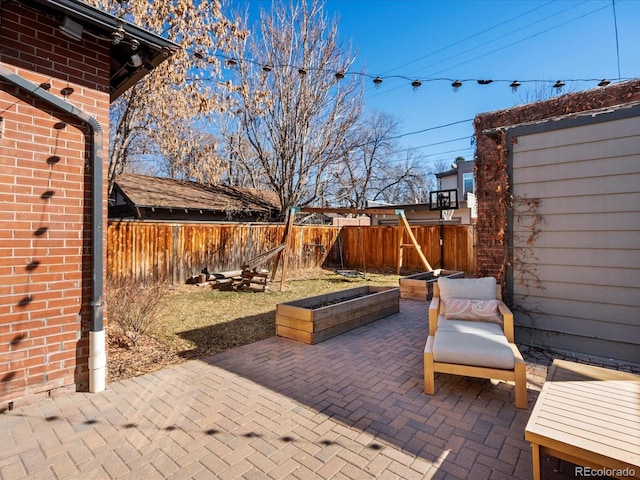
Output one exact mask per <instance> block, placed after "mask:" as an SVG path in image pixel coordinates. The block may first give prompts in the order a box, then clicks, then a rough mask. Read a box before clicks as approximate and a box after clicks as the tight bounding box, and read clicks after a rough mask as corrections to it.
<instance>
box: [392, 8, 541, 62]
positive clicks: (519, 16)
mask: <svg viewBox="0 0 640 480" xmlns="http://www.w3.org/2000/svg"><path fill="white" fill-rule="evenodd" d="M552 3H553V0H552V1H549V2H547V3H545V4H543V5H540V6H539V7H536V8H532V9H531V10H527V11H526V12H524V13H522V14H520V15H516V16H515V17H512V18H510V19H508V20H505V21H504V22H500V23H498V24H496V25H494V26H492V27H489V28H487V29H485V30H482V31H480V32H478V33H475V34H473V35H470V36H468V37H465V38H463V39H462V40H458V41H457V42H454V43H451V44H449V45H447V46H446V47H442V48H440V49H438V50H436V51H434V52H430V53H427V54H426V55H423V56H421V57H419V58H416V59H415V60H411V61H409V62H406V63H403V64H402V65H400V66H398V67H395V68H392V69H390V70H387V71H386V72H385V74H387V73H390V72H393V71H396V70H399V69H401V68H403V67H406V66H408V65H411V64H412V63H416V62H419V61H420V60H424V59H425V58H427V57H431V56H433V55H436V54H437V53H441V52H444V51H445V50H448V49H450V48H452V47H455V46H457V45H460V44H461V43H464V42H466V41H467V40H472V39H474V38H476V37H479V36H480V35H482V34H484V33H487V32H490V31H491V30H495V29H496V28H498V27H501V26H503V25H505V24H507V23H510V22H512V21H514V20H517V19H519V18H521V17H524V16H525V15H529V14H530V13H533V12H535V11H536V10H539V9H541V8H544V7H546V6H547V5H550V4H552Z"/></svg>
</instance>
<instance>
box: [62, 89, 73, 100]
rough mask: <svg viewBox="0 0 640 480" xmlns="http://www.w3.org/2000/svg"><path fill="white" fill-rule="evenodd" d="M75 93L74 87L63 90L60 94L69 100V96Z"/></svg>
mask: <svg viewBox="0 0 640 480" xmlns="http://www.w3.org/2000/svg"><path fill="white" fill-rule="evenodd" d="M73 92H74V90H73V88H72V87H64V88H63V89H62V90H60V93H61V94H62V96H63V97H64V98H67V97H68V96H69V95H71V94H72V93H73Z"/></svg>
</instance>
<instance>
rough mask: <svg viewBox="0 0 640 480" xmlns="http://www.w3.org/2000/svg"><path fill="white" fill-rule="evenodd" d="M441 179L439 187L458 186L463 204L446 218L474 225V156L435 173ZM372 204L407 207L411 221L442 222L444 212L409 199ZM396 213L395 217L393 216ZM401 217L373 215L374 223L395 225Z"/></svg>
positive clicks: (445, 188)
mask: <svg viewBox="0 0 640 480" xmlns="http://www.w3.org/2000/svg"><path fill="white" fill-rule="evenodd" d="M435 176H436V178H437V179H438V190H457V192H458V202H459V208H458V209H456V210H454V211H453V212H452V217H451V219H450V220H447V219H443V221H444V222H445V223H446V224H459V225H470V224H471V223H473V221H474V219H475V217H476V213H475V206H476V202H475V200H476V197H475V179H474V176H473V160H469V161H466V162H457V163H454V164H453V165H452V168H451V169H450V170H447V171H445V172H440V173H436V174H435ZM368 208H381V209H389V208H398V209H402V210H404V213H405V215H406V217H407V220H408V221H409V223H410V224H411V225H433V224H438V223H440V212H439V211H437V210H431V208H430V206H429V203H407V204H398V205H395V204H394V205H381V204H379V203H375V204H374V203H372V204H370V205H369V206H368ZM392 217H393V218H392ZM397 223H398V219H397V218H395V217H394V216H390V215H373V216H372V220H371V224H372V225H395V224H397Z"/></svg>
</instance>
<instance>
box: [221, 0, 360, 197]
mask: <svg viewBox="0 0 640 480" xmlns="http://www.w3.org/2000/svg"><path fill="white" fill-rule="evenodd" d="M353 60H354V56H353V55H352V54H351V53H350V51H349V50H348V49H347V48H346V47H344V46H343V45H342V44H340V43H339V41H338V32H337V22H336V21H333V22H329V21H328V20H327V18H326V16H325V13H324V8H323V3H322V2H321V1H319V0H312V1H311V2H294V1H290V2H289V4H288V5H285V4H284V3H283V2H276V3H274V5H273V7H272V10H271V12H270V13H267V12H264V11H262V12H261V16H260V30H259V32H255V34H254V35H252V37H251V38H250V41H249V42H248V43H247V44H242V43H238V45H237V49H236V50H235V55H234V58H233V60H232V61H231V62H230V63H232V64H233V72H234V73H235V75H236V77H237V84H238V87H237V89H236V97H237V101H238V105H239V108H238V109H237V110H236V111H233V112H230V113H232V114H233V115H234V117H233V121H234V123H233V125H234V126H235V129H230V130H229V131H228V132H226V140H225V141H226V143H227V145H228V151H230V152H233V153H234V155H235V157H234V160H235V161H237V162H239V163H241V164H242V165H243V167H244V170H245V173H246V174H247V175H253V176H254V178H258V179H259V181H260V182H261V183H262V185H263V186H264V187H266V188H268V189H270V190H273V191H274V192H276V193H277V194H278V195H279V197H280V201H281V204H282V206H283V208H284V209H286V208H287V207H289V206H295V205H300V206H304V205H309V204H311V203H312V202H314V201H316V202H317V201H318V200H319V199H320V197H321V196H322V194H323V192H324V191H325V190H326V188H327V186H328V183H329V182H330V181H331V177H330V175H329V174H330V172H331V167H332V166H334V165H336V163H337V162H339V161H340V159H341V158H342V157H343V152H344V151H345V150H349V146H348V142H349V141H350V140H351V138H350V132H351V129H352V127H353V125H354V124H355V123H356V121H357V120H358V118H359V116H360V113H361V110H362V103H363V99H362V92H363V84H362V79H361V78H358V77H357V76H344V75H342V78H339V77H341V74H342V72H346V71H347V70H348V68H349V67H350V65H351V64H352V62H353ZM238 136H239V137H240V138H244V139H245V140H246V141H247V146H248V151H244V152H242V154H240V153H241V152H239V151H237V150H233V147H232V145H233V143H234V142H237V138H238Z"/></svg>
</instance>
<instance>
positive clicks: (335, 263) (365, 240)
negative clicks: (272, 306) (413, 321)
mask: <svg viewBox="0 0 640 480" xmlns="http://www.w3.org/2000/svg"><path fill="white" fill-rule="evenodd" d="M284 228H285V226H284V225H283V224H237V223H229V224H221V223H215V224H213V223H211V224H200V223H198V224H196V223H188V224H183V223H160V222H158V223H155V222H133V221H110V222H109V224H108V228H107V275H108V276H109V277H111V278H120V279H126V278H134V279H138V280H140V279H148V278H152V279H155V280H159V281H167V282H171V283H174V284H178V283H184V282H185V281H186V280H187V279H188V278H191V277H192V276H194V275H197V274H198V273H200V272H201V271H202V269H203V268H205V267H206V268H207V269H208V270H209V272H211V273H213V272H221V271H228V270H238V269H240V268H241V266H242V264H243V263H244V262H245V261H247V260H249V259H251V258H253V257H256V256H258V255H260V254H262V253H265V252H267V251H269V250H271V249H273V248H275V247H276V246H278V245H279V244H281V243H282V237H283V234H284ZM397 228H398V227H395V226H393V227H391V226H372V227H351V226H345V227H333V226H321V225H304V226H298V225H296V226H294V227H293V231H292V233H291V235H290V236H289V244H288V247H287V249H286V252H285V254H286V255H287V265H288V267H287V268H288V271H289V272H291V271H294V270H302V269H309V268H318V267H323V266H325V267H338V268H344V269H357V270H362V269H382V268H385V269H387V268H393V269H394V270H395V268H396V265H397V260H398V235H397V232H398V230H397ZM412 231H413V233H414V235H415V236H416V239H417V240H418V242H419V243H420V245H421V246H422V250H423V252H424V253H425V255H426V257H427V259H428V260H429V262H430V263H431V265H432V266H433V268H438V267H439V260H440V243H439V227H437V226H435V227H434V226H418V227H412ZM273 262H274V259H271V260H269V262H267V263H266V264H265V265H263V267H264V268H267V269H269V270H273ZM445 266H446V268H447V269H450V270H463V271H465V272H467V273H473V271H474V263H473V234H472V230H471V227H469V226H459V225H457V226H445ZM403 270H404V271H413V272H415V271H423V270H424V268H423V267H422V263H421V262H420V260H419V258H418V255H417V254H416V253H415V251H411V250H409V251H406V252H405V253H404V259H403Z"/></svg>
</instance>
